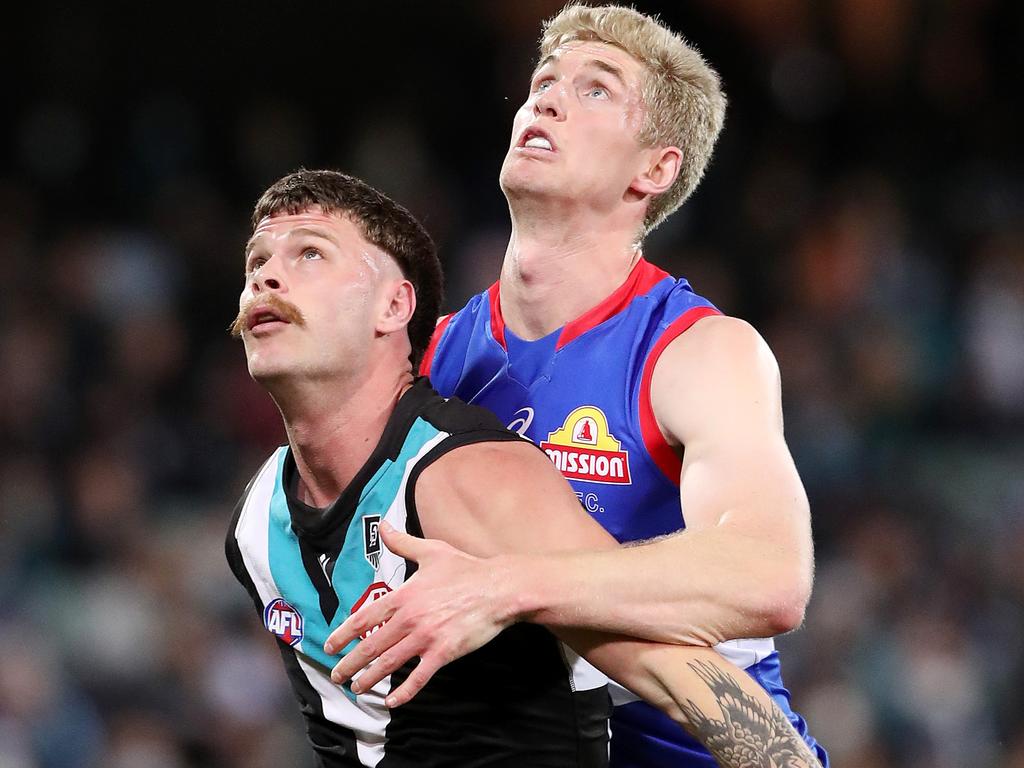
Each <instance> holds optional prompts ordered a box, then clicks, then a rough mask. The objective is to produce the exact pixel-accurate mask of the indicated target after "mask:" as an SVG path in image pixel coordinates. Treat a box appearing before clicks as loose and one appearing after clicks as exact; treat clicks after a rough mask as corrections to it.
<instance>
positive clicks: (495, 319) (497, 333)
mask: <svg viewBox="0 0 1024 768" xmlns="http://www.w3.org/2000/svg"><path fill="white" fill-rule="evenodd" d="M500 287H501V283H500V282H496V283H495V284H494V285H492V286H491V287H490V288H488V289H487V300H488V303H490V305H491V336H493V337H494V340H495V341H496V342H498V343H499V344H500V345H501V348H502V349H504V350H505V351H506V352H508V347H506V346H505V318H504V317H502V316H501V296H500V294H499V289H500Z"/></svg>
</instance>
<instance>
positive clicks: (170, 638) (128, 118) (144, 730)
mask: <svg viewBox="0 0 1024 768" xmlns="http://www.w3.org/2000/svg"><path fill="white" fill-rule="evenodd" d="M559 5H560V3H559V2H558V1H557V0H532V1H531V2H525V3H497V4H495V3H473V2H470V0H458V1H457V2H454V3H448V4H403V5H401V6H394V5H392V4H386V3H383V4H371V5H369V6H365V7H354V6H352V5H351V4H344V5H338V6H337V7H334V6H331V7H329V8H322V9H318V10H317V11H316V14H315V16H314V15H302V14H300V15H298V16H295V15H292V13H290V12H289V11H288V10H287V9H284V8H276V9H275V13H274V15H273V16H272V17H270V16H267V15H264V14H261V13H260V12H259V11H258V10H257V9H255V8H254V9H252V10H251V12H247V13H246V14H244V15H240V14H239V13H238V11H237V9H236V8H229V7H227V6H220V5H218V4H212V5H210V4H208V5H207V6H206V7H204V9H203V17H202V18H203V23H202V25H201V26H200V27H197V26H196V24H195V19H194V17H193V15H192V14H190V13H187V12H184V11H181V10H180V9H177V7H176V9H175V11H174V12H173V13H166V12H163V11H162V10H161V9H159V8H157V9H149V10H145V11H144V9H141V8H140V9H138V10H135V9H134V8H133V7H125V8H122V9H120V10H119V11H117V12H116V13H115V12H114V11H113V10H112V9H104V8H97V9H94V10H90V11H85V10H82V9H76V8H74V7H68V8H58V7H57V6H53V5H51V4H47V3H43V4H41V5H39V4H36V5H34V6H32V7H29V8H26V9H23V11H24V13H25V14H27V15H28V16H30V17H32V18H30V19H27V20H26V22H25V23H23V24H19V25H17V29H19V30H21V33H20V35H19V36H20V37H21V39H20V40H19V41H17V42H15V44H14V53H15V54H16V55H17V57H18V60H19V61H20V62H21V65H20V66H19V71H18V77H16V78H14V79H13V81H12V82H11V83H10V87H9V89H8V93H7V94H6V96H5V98H6V99H7V100H8V102H10V103H11V105H12V107H13V111H12V112H11V118H10V119H9V120H7V121H5V122H4V123H3V125H2V126H0V131H2V132H3V137H4V141H3V143H2V146H3V147H5V150H4V152H3V153H2V154H0V254H2V255H0V263H2V264H3V272H4V278H5V280H4V289H3V293H2V294H0V319H2V321H3V322H2V323H0V377H2V383H3V398H2V400H0V435H2V437H3V441H2V442H0V531H2V533H0V617H2V618H3V619H4V622H3V625H2V626H3V628H4V629H3V632H2V634H3V638H2V640H3V645H4V648H5V654H4V655H3V656H2V657H0V766H3V768H100V767H103V768H122V767H123V768H214V767H216V768H236V767H237V768H243V767H244V768H263V767H264V766H265V767H266V768H270V767H271V766H280V765H311V764H312V757H311V755H310V753H309V750H308V748H307V746H306V745H305V743H304V736H303V733H302V728H301V723H300V722H299V719H298V718H297V717H296V715H295V713H294V711H293V709H294V708H293V706H291V702H290V700H289V697H290V693H289V691H288V690H287V689H286V687H285V683H284V676H283V675H282V674H280V669H279V665H280V661H279V658H278V655H277V652H276V649H275V648H274V645H273V643H272V642H270V640H269V638H268V637H267V636H266V633H265V632H263V631H262V630H261V628H260V627H258V626H256V625H255V622H253V621H252V618H251V615H250V614H251V606H247V605H246V604H245V603H246V600H245V597H244V595H243V594H242V592H241V590H239V589H238V588H237V585H236V584H235V583H234V582H233V580H232V579H231V576H230V574H229V573H228V570H227V568H226V566H225V564H224V562H223V540H224V535H225V532H226V525H227V522H228V519H229V516H230V513H231V509H232V506H233V504H234V502H235V500H236V499H237V498H238V496H239V495H240V493H241V491H242V490H243V488H244V486H245V483H246V482H247V480H248V477H249V473H251V471H252V470H253V468H254V467H255V466H257V464H258V463H259V461H260V460H261V459H262V458H263V456H265V454H266V452H267V450H268V449H269V448H270V447H271V446H273V445H275V444H278V443H280V442H281V441H282V440H283V435H282V434H281V428H280V420H279V419H278V418H277V415H276V413H275V407H274V404H273V403H272V401H270V400H269V398H268V397H267V396H266V395H265V394H264V393H263V392H262V391H261V390H260V389H259V388H258V387H256V386H255V385H253V383H252V382H251V381H250V380H249V378H248V375H247V372H246V370H245V363H244V360H243V358H242V354H241V350H240V349H239V348H238V347H237V346H236V344H235V343H234V342H233V341H232V340H231V339H230V338H229V337H228V335H227V332H226V330H225V328H226V326H227V325H228V323H229V321H230V320H231V318H232V317H233V315H234V313H235V311H236V307H237V294H238V291H239V288H240V283H241V270H242V266H241V265H242V261H241V248H242V243H243V242H244V241H245V238H246V236H247V234H248V218H249V211H250V206H251V204H252V202H253V201H254V199H255V197H256V195H257V194H258V193H259V192H260V191H262V189H263V188H264V187H265V186H266V185H267V184H269V183H270V182H272V181H273V180H274V179H276V178H277V177H279V176H280V175H282V174H284V173H286V172H288V171H291V170H293V169H294V168H295V167H297V166H300V165H303V166H306V167H322V166H332V167H341V168H344V169H347V170H349V171H351V172H355V173H358V174H362V175H364V176H366V177H367V178H368V180H369V181H371V182H372V183H376V184H378V185H380V186H381V187H382V188H383V189H385V190H386V191H387V192H389V193H391V194H393V195H395V196H396V197H397V198H398V199H399V200H401V201H403V202H404V203H406V204H407V205H408V206H409V207H410V208H411V209H412V210H413V212H414V213H416V214H418V215H419V216H421V217H423V219H424V221H425V223H426V225H427V227H428V228H429V229H430V230H431V231H432V232H433V233H434V235H435V237H436V239H437V240H438V242H439V244H440V246H441V252H442V256H443V259H444V260H445V264H446V269H447V274H448V285H447V293H448V310H453V309H456V308H458V306H460V305H461V304H462V303H463V302H464V301H465V300H466V299H467V298H468V297H469V296H470V295H472V294H473V293H475V292H477V291H480V290H483V289H484V288H485V287H486V286H488V285H489V284H490V283H491V282H493V281H494V280H495V279H496V277H497V273H498V268H499V265H500V262H501V258H502V255H503V252H504V247H505V243H506V242H507V235H508V231H507V219H506V218H505V212H504V208H505V203H504V200H503V198H502V197H501V194H500V191H499V189H498V186H497V172H498V167H499V165H500V162H501V158H502V156H503V153H504V151H505V147H506V146H507V141H508V135H509V133H508V132H509V125H510V120H511V116H512V113H513V112H514V110H515V109H516V108H517V107H518V104H519V103H520V100H521V99H522V98H523V96H524V95H525V93H526V77H527V75H528V73H529V71H530V68H531V66H532V63H533V62H532V58H531V57H532V55H533V48H532V46H533V45H534V41H535V39H536V37H537V34H538V32H539V26H538V25H539V21H540V19H541V18H543V17H545V16H547V15H549V14H551V13H553V12H554V11H555V10H557V8H558V7H559ZM640 7H641V9H642V10H646V11H649V12H660V14H661V16H662V18H663V19H664V20H665V21H667V22H668V23H669V24H670V25H672V26H674V27H676V28H678V29H680V30H681V31H682V32H683V33H684V34H685V35H687V36H688V37H689V38H690V39H691V40H693V41H694V42H696V43H697V44H698V45H699V47H700V48H701V50H702V51H703V53H704V54H705V55H706V56H707V57H708V58H709V59H710V61H712V62H713V63H714V64H715V65H716V67H718V68H719V69H720V71H721V72H722V74H723V77H724V80H725V85H726V90H727V91H728V93H729V97H730V111H729V117H728V120H727V125H726V131H725V135H724V137H723V141H722V143H721V145H720V148H719V151H718V153H717V155H716V158H715V161H714V163H713V164H712V167H711V169H710V171H709V174H708V177H707V179H706V180H705V182H704V183H703V185H702V187H701V188H700V189H699V190H698V192H697V194H696V195H695V196H694V199H693V200H692V201H691V202H689V203H688V204H687V206H686V207H685V208H684V209H683V210H682V212H681V213H680V214H679V215H677V216H676V217H674V218H673V219H671V220H670V221H669V222H668V223H667V224H666V225H665V226H664V227H662V228H661V229H659V230H658V231H656V232H655V233H654V235H653V236H652V237H651V238H650V240H649V242H648V245H647V250H648V256H649V257H650V258H651V259H652V260H654V261H655V262H657V263H659V264H663V265H664V266H666V267H667V268H669V269H671V270H672V271H674V272H675V273H677V274H680V275H683V276H686V277H688V278H690V279H691V281H692V282H693V283H694V285H695V286H696V287H697V289H698V290H699V291H701V292H702V293H705V294H707V295H708V296H709V297H710V298H711V299H712V300H714V301H715V302H716V303H717V304H718V305H719V306H721V307H722V308H723V309H724V310H725V311H727V312H729V313H731V314H735V315H738V316H741V317H744V318H747V319H749V320H750V321H751V322H753V323H754V324H755V325H756V326H757V327H758V328H759V329H760V330H761V331H762V333H763V334H764V335H765V337H766V339H767V340H768V341H769V343H770V344H771V345H772V347H773V349H774V350H775V352H776V354H777V356H778V359H779V363H780V367H781V370H782V377H783V394H784V402H785V405H786V419H787V422H786V426H787V435H788V439H789V441H790V443H791V446H792V449H793V453H794V456H795V457H796V460H797V464H798V467H799V469H800V471H801V474H802V476H803V478H804V480H805V483H806V485H807V488H808V491H809V493H810V495H811V498H812V509H813V513H814V526H815V537H816V543H817V583H816V586H815V593H814V597H813V599H812V603H811V606H810V609H809V611H808V615H807V622H806V625H805V627H804V628H803V629H801V630H800V631H798V632H796V633H793V634H791V635H789V636H787V637H785V638H782V639H781V640H780V643H779V644H780V646H781V648H782V650H783V656H784V658H785V660H786V661H785V666H786V676H787V682H788V683H789V684H790V687H791V689H792V691H793V693H794V696H795V698H796V700H797V701H798V702H799V708H800V709H801V711H803V712H804V713H805V714H806V715H807V716H808V718H809V720H810V721H811V724H812V727H813V729H814V732H815V733H816V734H818V735H819V736H820V737H821V740H822V741H823V742H824V743H825V744H826V745H827V746H828V747H829V748H830V749H831V752H832V755H833V758H834V761H835V764H836V765H837V766H845V767H847V768H869V767H870V768H894V767H895V766H900V767H901V768H907V767H910V768H916V767H917V766H921V767H922V768H923V767H924V766H928V767H929V768H960V767H961V766H965V767H969V768H996V766H1009V767H1010V768H1015V767H1016V768H1024V693H1022V691H1024V645H1022V644H1021V642H1020V638H1021V637H1022V636H1024V568H1022V567H1021V562H1024V475H1022V473H1021V471H1020V467H1021V465H1022V461H1024V439H1022V437H1021V435H1022V433H1021V427H1022V426H1024V229H1022V228H1021V225H1020V222H1021V221H1022V220H1024V167H1022V153H1021V150H1020V140H1019V137H1020V135H1021V134H1022V132H1024V131H1022V129H1024V125H1022V124H1021V117H1020V115H1021V112H1020V110H1019V104H1018V103H1017V102H1019V96H1018V94H1017V91H1018V89H1019V82H1018V81H1019V74H1020V71H1021V67H1020V50H1021V48H1020V40H1021V39H1022V36H1024V13H1022V12H1021V6H1020V4H1018V3H1013V2H1009V0H950V1H949V2H943V3H936V2H912V0H899V1H898V2H897V1H896V0H885V1H882V0H841V1H840V2H833V3H826V4H822V3H814V2H811V1H810V0H779V1H777V2H772V3H765V2H761V0H713V1H712V0H693V2H691V3H668V2H665V3H660V2H654V1H653V0H652V1H651V2H641V3H640ZM306 13H311V12H308V11H307V12H306ZM154 14H155V17H154ZM314 29H315V30H317V31H319V30H323V31H324V34H337V33H342V34H343V40H341V41H334V42H330V43H323V42H321V41H320V40H319V39H318V34H316V33H314ZM205 30H230V33H227V32H225V33H223V34H221V33H218V34H216V35H214V34H211V33H209V32H207V31H205ZM331 39H332V40H333V38H331Z"/></svg>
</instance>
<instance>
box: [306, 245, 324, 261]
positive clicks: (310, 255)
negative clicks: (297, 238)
mask: <svg viewBox="0 0 1024 768" xmlns="http://www.w3.org/2000/svg"><path fill="white" fill-rule="evenodd" d="M302 258H303V259H305V260H306V261H311V260H312V259H322V258H323V255H322V254H321V253H320V251H315V250H313V249H312V248H309V249H307V250H305V251H303V252H302Z"/></svg>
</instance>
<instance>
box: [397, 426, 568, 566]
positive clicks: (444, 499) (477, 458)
mask: <svg viewBox="0 0 1024 768" xmlns="http://www.w3.org/2000/svg"><path fill="white" fill-rule="evenodd" d="M414 493H415V508H416V516H417V517H418V519H419V522H420V527H421V529H422V533H423V535H424V536H426V537H428V538H437V539H441V540H443V541H447V542H448V543H449V544H452V545H454V546H456V547H459V548H460V549H464V550H465V551H467V552H470V553H471V554H475V555H479V556H488V555H492V554H497V553H499V552H503V551H507V546H508V545H509V544H510V542H511V541H512V540H513V539H518V538H523V539H528V538H530V536H529V535H528V534H527V533H526V532H525V531H524V530H523V529H532V528H535V527H536V526H538V525H541V524H542V523H541V521H540V520H539V519H537V518H536V516H537V515H540V514H545V513H550V511H551V509H552V507H556V508H557V505H558V503H559V501H561V503H564V504H570V505H574V506H578V505H576V504H575V501H576V500H575V495H574V494H573V493H572V491H571V490H570V489H569V486H568V485H567V484H566V483H565V482H564V480H562V477H561V475H560V474H559V473H558V471H557V470H556V469H555V468H554V466H553V465H552V464H551V462H550V460H548V458H547V456H545V455H544V454H543V453H542V452H541V451H540V450H539V449H538V448H537V447H536V446H535V445H533V444H532V443H530V442H528V441H526V440H522V439H514V440H507V441H500V442H496V441H480V442H475V443H470V444H465V445H460V446H459V447H458V448H457V450H450V451H447V452H446V453H444V455H442V456H440V457H439V458H438V459H437V460H436V461H434V462H432V463H431V464H430V466H429V467H428V468H427V469H425V470H424V471H423V472H422V474H421V475H420V477H419V479H418V481H417V483H416V488H415V491H414Z"/></svg>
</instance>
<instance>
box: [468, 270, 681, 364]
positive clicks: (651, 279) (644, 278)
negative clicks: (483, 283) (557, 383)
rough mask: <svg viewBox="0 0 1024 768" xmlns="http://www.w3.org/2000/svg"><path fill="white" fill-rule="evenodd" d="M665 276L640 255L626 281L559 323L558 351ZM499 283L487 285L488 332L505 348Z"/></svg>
mask: <svg viewBox="0 0 1024 768" xmlns="http://www.w3.org/2000/svg"><path fill="white" fill-rule="evenodd" d="M666 277H670V275H669V274H668V272H666V271H665V270H663V269H661V268H659V267H656V266H654V265H653V264H651V263H650V262H649V261H647V259H644V258H641V259H640V260H639V261H638V262H637V263H636V266H635V267H633V269H632V271H630V273H629V277H627V278H626V282H624V283H623V284H622V285H620V286H619V287H618V288H616V289H615V290H614V291H613V292H612V293H611V294H610V295H609V296H608V297H607V298H606V299H604V301H602V302H601V303H600V304H598V305H597V306H595V307H591V308H590V309H588V310H587V311H586V312H584V313H583V314H582V315H580V316H579V317H577V318H576V319H575V320H572V321H570V322H568V323H566V324H565V325H564V326H562V332H561V333H560V334H559V336H558V341H557V342H555V351H558V350H559V349H561V348H562V347H564V346H565V345H566V344H568V343H569V342H571V341H572V340H573V339H576V338H578V337H580V336H582V335H583V334H584V333H586V332H587V331H589V330H590V329H592V328H596V327H597V326H599V325H600V324H601V323H603V322H604V321H605V320H608V319H610V318H612V317H614V316H615V315H617V314H618V313H619V312H621V311H622V310H624V309H625V308H626V307H627V306H629V303H630V302H631V301H633V299H635V298H636V297H637V296H642V295H643V294H645V293H647V292H648V291H649V290H651V288H653V287H654V286H655V285H656V284H657V283H660V282H661V281H662V280H664V279H665V278H666ZM500 287H501V281H500V280H499V281H498V282H495V283H494V285H492V286H491V287H490V288H488V289H487V295H488V299H489V300H490V305H491V335H492V336H494V339H495V341H497V342H498V343H499V344H500V345H501V348H502V349H504V350H505V351H506V352H507V351H508V346H507V345H506V344H505V318H504V317H503V316H502V314H501V299H500Z"/></svg>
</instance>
